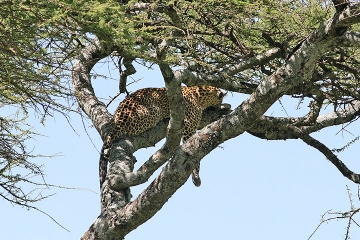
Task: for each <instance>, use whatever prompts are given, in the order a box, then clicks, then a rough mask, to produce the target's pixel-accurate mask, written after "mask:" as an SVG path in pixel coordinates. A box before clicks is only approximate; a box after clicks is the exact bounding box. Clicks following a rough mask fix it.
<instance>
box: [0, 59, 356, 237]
mask: <svg viewBox="0 0 360 240" xmlns="http://www.w3.org/2000/svg"><path fill="white" fill-rule="evenodd" d="M96 71H97V72H98V73H101V74H105V75H107V76H111V77H113V78H115V80H103V79H100V78H97V79H95V80H94V81H93V82H94V86H95V91H96V93H97V95H98V96H99V97H103V98H107V99H108V97H109V96H111V97H112V96H114V95H115V94H116V92H117V89H118V81H117V80H116V79H118V71H117V70H116V69H113V67H109V66H108V65H106V64H98V65H97V68H96ZM141 78H142V80H141V81H139V82H137V83H134V84H132V85H130V86H129V88H128V89H129V90H131V91H134V90H136V89H139V88H143V87H153V86H163V83H162V80H161V79H162V78H161V75H160V74H159V71H158V70H157V68H156V69H155V70H152V71H151V70H145V69H138V73H137V74H136V75H135V76H134V79H141ZM245 97H246V96H245V95H239V94H235V93H234V94H231V93H229V94H228V95H227V97H226V98H225V100H224V102H226V103H230V104H231V105H232V106H233V107H236V106H237V105H239V104H240V103H241V101H242V100H243V99H245ZM121 99H123V96H121V97H120V98H119V101H120V100H121ZM119 101H118V102H116V103H113V104H112V105H111V106H110V109H111V112H113V111H114V109H115V108H116V106H117V104H118V103H119ZM297 104H298V102H297V101H296V100H295V101H289V99H282V105H283V106H284V108H285V110H286V112H285V111H284V109H283V108H282V107H281V106H280V104H279V103H277V104H276V105H274V106H273V107H272V108H271V109H270V110H269V111H268V112H267V114H268V115H272V116H287V115H286V114H289V115H290V116H294V115H295V116H301V115H302V114H303V113H304V112H306V110H307V109H306V106H307V104H306V103H305V104H303V105H302V108H301V109H300V110H296V109H297ZM0 111H6V110H3V109H2V110H0ZM325 111H331V109H330V108H328V109H326V110H325ZM2 114H3V113H2ZM32 122H33V123H34V124H36V125H35V130H36V131H38V132H40V133H41V134H43V135H46V137H45V136H44V137H38V138H36V141H32V142H31V144H33V146H34V147H35V149H34V152H35V153H41V154H48V155H52V154H55V153H60V154H61V155H62V156H59V157H54V158H39V159H36V162H37V163H38V164H44V170H45V173H46V175H47V177H46V181H47V183H49V184H55V185H61V186H66V187H75V188H87V189H91V190H93V191H95V192H97V191H98V185H99V183H98V160H99V152H98V151H99V150H100V149H101V146H102V141H101V139H100V138H99V135H98V134H97V132H96V130H95V129H94V128H92V127H91V126H90V125H91V123H90V122H89V120H85V126H83V124H82V121H81V118H80V117H79V116H78V115H75V114H74V115H71V124H72V126H73V128H74V129H75V130H76V132H74V131H73V130H72V128H71V127H70V126H69V124H68V123H67V121H66V120H65V119H64V118H63V117H62V116H60V115H59V114H57V115H55V118H53V119H51V118H49V119H48V120H47V122H46V125H45V126H44V127H43V126H42V125H40V124H38V123H37V122H39V119H34V120H33V121H32ZM85 129H86V131H87V133H88V134H89V136H87V134H86V132H85ZM359 129H360V123H359V122H357V123H353V124H351V125H350V126H349V127H348V128H347V131H348V132H346V131H342V132H341V131H340V130H341V126H337V127H333V128H329V129H326V130H323V131H321V132H319V133H314V134H313V135H312V136H313V137H315V138H317V139H319V140H321V141H323V143H325V144H326V145H327V146H328V147H330V148H331V149H332V148H340V147H342V146H344V145H345V144H346V143H347V142H349V141H350V140H352V139H353V138H355V137H356V136H358V135H359ZM339 131H340V132H339ZM351 133H353V134H354V135H351ZM31 144H30V146H29V149H31V148H32V147H33V146H32V145H31ZM94 145H95V146H94ZM359 149H360V146H359V142H357V143H355V144H353V145H352V146H350V148H349V149H348V150H347V151H345V152H344V153H341V154H339V157H340V158H341V159H342V160H343V161H344V162H345V164H346V165H347V166H348V167H349V168H350V169H351V170H353V171H355V172H357V173H359V172H360V163H359V160H360V159H359V153H360V150H359ZM155 150H156V147H155V148H148V149H145V150H141V151H138V152H137V153H136V157H137V161H138V163H137V165H136V167H138V166H140V164H141V163H143V162H144V161H145V160H146V159H148V157H149V155H150V154H151V153H153V152H154V151H155ZM200 174H201V178H202V185H201V187H200V188H196V187H194V186H193V184H192V182H191V179H190V180H189V181H188V182H187V183H186V184H185V185H184V186H183V187H182V188H181V189H179V190H178V191H177V192H176V193H175V194H174V196H173V197H172V198H171V199H170V200H169V201H168V202H167V203H166V204H165V206H164V207H163V208H162V209H161V210H160V211H159V212H158V213H157V214H156V215H155V216H154V217H153V218H152V219H150V220H149V221H148V222H146V223H144V224H143V225H141V226H140V227H138V229H136V230H134V231H133V232H132V233H130V234H129V235H128V236H127V238H126V239H127V240H138V239H157V240H163V239H164V240H165V239H172V240H177V239H179V240H180V239H181V240H183V239H209V240H213V239H214V240H215V239H216V240H218V239H277V240H285V239H286V240H288V239H293V240H304V239H308V237H309V236H310V235H311V233H312V232H313V231H314V229H315V228H316V227H317V225H318V224H319V222H320V219H321V215H322V214H324V213H325V212H326V211H327V210H330V209H332V210H333V211H347V210H349V209H350V202H349V198H348V194H347V191H346V185H347V186H348V187H349V188H350V189H351V190H352V193H353V194H354V196H353V197H354V200H355V201H354V203H355V206H356V207H359V206H360V204H359V202H358V201H357V196H356V194H357V186H356V184H354V183H352V182H350V181H349V180H347V179H346V178H344V177H343V176H342V175H341V173H340V172H339V171H338V170H337V169H336V168H335V167H334V166H333V165H332V164H331V163H330V162H329V161H328V160H327V159H326V158H325V157H324V156H323V155H322V154H320V153H319V152H318V151H317V150H315V149H312V148H311V147H309V146H307V145H306V144H305V143H303V142H302V141H301V140H287V141H266V140H261V139H257V138H255V137H253V136H251V135H249V134H243V135H241V136H239V137H237V138H235V139H232V140H230V141H228V142H226V143H224V144H222V145H221V147H219V148H217V149H215V150H214V151H213V152H211V153H210V154H209V155H208V156H206V157H205V159H203V161H202V162H201V173H200ZM149 183H150V182H147V183H145V184H143V185H140V186H138V187H135V188H133V189H132V194H133V198H135V197H136V196H137V194H139V193H140V192H141V191H142V189H144V188H145V187H146V186H147V185H148V184H149ZM52 193H56V194H55V195H54V196H52V197H50V198H48V199H45V200H43V201H42V202H41V203H39V204H36V206H37V207H38V208H40V209H41V210H43V211H45V212H46V213H48V214H50V215H51V216H52V217H53V218H55V219H56V220H57V221H58V222H59V223H60V224H62V225H63V226H65V227H66V228H67V229H69V230H70V231H71V232H70V233H69V232H67V231H65V230H63V229H62V228H60V227H59V226H58V225H56V224H55V223H54V222H53V221H52V220H50V219H49V218H48V217H47V216H45V215H43V214H41V213H39V212H37V211H34V210H30V211H27V210H26V209H24V208H20V207H17V206H15V207H14V206H12V205H10V204H9V203H8V202H6V201H4V200H2V199H0V239H6V240H8V239H9V240H10V239H11V240H23V239H36V240H49V239H52V240H63V239H79V238H80V237H81V236H82V235H83V233H84V232H85V231H86V230H87V229H88V227H89V226H90V225H91V223H92V222H93V221H94V220H95V218H96V217H97V216H98V215H99V211H100V205H99V204H100V200H99V197H100V196H99V194H95V193H93V192H90V191H86V190H64V189H53V190H50V191H49V190H44V191H43V194H45V195H46V194H52ZM355 220H357V221H358V222H359V223H360V216H356V217H355ZM346 224H347V222H346V220H342V221H333V222H330V223H329V224H325V225H323V226H322V227H321V228H320V229H319V230H318V232H317V233H315V235H314V237H313V238H312V239H316V240H318V239H344V234H345V228H346ZM351 237H352V239H360V229H359V228H358V227H357V226H356V225H353V226H352V229H351Z"/></svg>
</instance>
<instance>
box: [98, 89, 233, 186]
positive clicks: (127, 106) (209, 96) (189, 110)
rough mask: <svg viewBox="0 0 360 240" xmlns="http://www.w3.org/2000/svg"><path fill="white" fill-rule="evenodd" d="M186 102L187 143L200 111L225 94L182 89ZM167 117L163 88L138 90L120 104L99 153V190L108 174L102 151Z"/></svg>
mask: <svg viewBox="0 0 360 240" xmlns="http://www.w3.org/2000/svg"><path fill="white" fill-rule="evenodd" d="M182 94H183V97H184V103H185V118H184V129H183V133H182V140H183V141H186V140H187V139H188V138H190V136H191V135H193V134H194V133H195V132H196V129H197V127H198V124H199V122H200V120H201V115H202V111H203V110H204V109H205V108H207V107H210V106H215V105H218V104H220V103H221V102H222V100H223V98H224V96H225V94H226V93H223V92H221V90H220V89H219V88H216V87H212V86H194V87H182ZM169 115H170V110H169V103H168V99H167V95H166V89H165V88H144V89H140V90H138V91H136V92H134V93H132V94H130V95H129V96H128V97H126V98H125V100H124V101H123V102H121V103H120V105H119V107H118V108H117V110H116V111H115V114H114V118H113V124H112V126H113V128H114V129H112V131H111V133H110V134H109V136H108V137H107V139H106V141H105V142H104V145H103V148H102V150H101V156H100V163H99V174H100V188H101V186H102V184H103V183H104V181H105V178H106V173H107V158H106V157H105V155H104V150H105V149H107V148H110V147H111V144H112V142H113V141H114V140H116V139H118V138H119V137H120V136H121V135H123V134H127V135H133V136H134V135H139V134H140V133H143V132H145V131H146V130H149V129H150V128H152V127H154V126H155V125H156V124H157V123H158V122H159V121H161V120H162V119H164V118H168V117H169ZM199 168H200V166H198V167H197V168H196V169H195V170H194V171H193V173H192V180H193V182H194V184H195V185H196V186H200V184H201V180H200V177H199Z"/></svg>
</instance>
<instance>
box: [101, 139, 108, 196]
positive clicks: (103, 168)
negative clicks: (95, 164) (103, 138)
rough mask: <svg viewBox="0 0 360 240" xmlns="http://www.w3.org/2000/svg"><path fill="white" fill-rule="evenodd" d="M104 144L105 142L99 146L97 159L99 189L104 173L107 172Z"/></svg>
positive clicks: (104, 176) (104, 177)
mask: <svg viewBox="0 0 360 240" xmlns="http://www.w3.org/2000/svg"><path fill="white" fill-rule="evenodd" d="M106 145H107V144H106V143H104V145H103V146H102V148H101V152H100V160H99V179H100V190H101V187H102V185H103V183H104V182H105V179H106V174H107V165H108V157H107V156H105V149H106V148H107V147H106Z"/></svg>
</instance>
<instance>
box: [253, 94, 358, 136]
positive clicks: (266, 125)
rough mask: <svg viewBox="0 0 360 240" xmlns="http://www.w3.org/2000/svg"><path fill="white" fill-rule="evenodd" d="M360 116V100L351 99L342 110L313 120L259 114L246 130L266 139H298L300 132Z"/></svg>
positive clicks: (313, 130)
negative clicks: (298, 130)
mask: <svg viewBox="0 0 360 240" xmlns="http://www.w3.org/2000/svg"><path fill="white" fill-rule="evenodd" d="M359 116H360V101H353V102H352V103H351V104H349V105H348V106H347V107H346V108H345V109H344V110H341V111H337V112H331V113H327V114H324V115H321V116H318V117H317V118H316V121H315V122H312V121H307V120H308V118H309V117H306V118H304V117H300V118H295V117H293V118H291V117H270V116H261V117H260V118H259V119H258V120H257V121H256V123H255V124H254V125H253V126H252V127H251V128H250V129H248V130H247V132H249V133H250V134H252V135H254V136H256V137H259V138H262V139H267V140H284V139H298V138H299V137H300V135H299V132H297V131H294V129H295V128H296V129H300V131H301V134H310V133H313V132H317V131H319V130H321V129H324V128H327V127H331V126H336V125H340V124H344V123H348V122H351V121H352V120H354V119H355V118H357V117H359Z"/></svg>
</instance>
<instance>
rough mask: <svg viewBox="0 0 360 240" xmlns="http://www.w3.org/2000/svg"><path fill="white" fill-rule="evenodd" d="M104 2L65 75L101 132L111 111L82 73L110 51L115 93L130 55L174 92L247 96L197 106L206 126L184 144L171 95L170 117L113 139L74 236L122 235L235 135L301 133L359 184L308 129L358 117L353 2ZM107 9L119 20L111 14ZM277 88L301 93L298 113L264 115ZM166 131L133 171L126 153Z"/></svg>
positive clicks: (278, 94)
mask: <svg viewBox="0 0 360 240" xmlns="http://www.w3.org/2000/svg"><path fill="white" fill-rule="evenodd" d="M103 9H106V11H105V10H104V11H105V12H106V13H107V14H106V15H105V18H106V19H100V21H99V23H100V24H99V25H101V26H102V28H101V29H100V31H101V34H97V33H96V32H92V33H93V34H94V35H96V37H95V38H94V40H93V41H92V43H90V44H89V45H87V46H86V47H84V48H83V50H82V51H81V54H80V55H79V56H78V58H77V61H76V62H75V63H74V68H73V76H72V78H73V85H74V90H75V95H76V97H77V100H78V102H79V105H80V106H81V108H82V110H83V111H84V112H85V113H86V114H87V115H88V116H89V118H90V119H91V120H92V122H93V124H94V126H95V128H96V129H97V131H98V132H99V134H100V136H101V138H102V139H105V137H106V136H107V135H108V134H109V127H108V124H109V121H110V119H111V115H110V113H109V112H108V111H107V109H106V106H105V104H104V103H102V102H101V101H99V100H98V99H97V98H96V96H95V94H94V91H93V88H92V87H91V76H90V71H91V69H92V67H93V66H94V65H95V63H96V62H98V61H99V60H100V59H103V58H105V57H109V56H113V57H118V58H119V65H123V66H125V67H126V70H125V71H121V73H120V83H119V90H120V92H124V91H125V87H124V86H126V79H127V77H128V76H129V75H131V74H132V73H134V72H135V69H134V67H133V65H132V62H133V61H140V62H142V63H143V64H157V65H158V66H159V67H160V69H161V72H162V75H163V78H164V81H165V85H166V88H167V89H168V91H171V92H176V88H179V85H180V83H184V84H186V85H190V86H191V85H202V84H208V85H213V86H217V87H221V88H223V89H226V90H229V91H235V92H241V93H245V94H249V97H248V98H247V99H246V100H245V101H244V102H243V103H242V104H241V105H239V106H237V107H235V108H234V109H233V110H229V109H228V108H225V109H222V110H221V111H216V110H215V111H214V110H213V111H207V112H206V114H205V116H204V117H203V120H204V125H206V124H209V123H211V124H209V125H207V126H206V127H204V128H203V129H201V130H200V131H199V132H197V133H196V134H195V135H194V136H193V137H191V138H190V139H189V140H188V141H186V142H185V143H183V144H182V145H179V141H180V136H178V135H174V134H173V133H174V132H175V133H176V132H178V131H177V130H179V129H178V128H179V127H178V126H181V124H179V123H180V122H181V121H182V119H178V118H177V115H176V109H177V106H176V105H177V104H176V103H173V104H170V109H172V110H175V111H174V114H172V115H171V117H170V123H171V124H168V122H167V121H163V122H161V123H159V125H158V126H156V127H155V128H154V129H151V130H149V131H147V132H145V133H143V134H141V136H139V137H134V138H127V137H124V138H123V139H121V140H119V141H118V142H116V143H115V144H113V147H112V148H111V150H110V157H109V158H110V160H109V161H110V166H109V170H108V175H107V180H108V181H106V182H105V184H104V186H103V188H102V190H101V204H102V206H101V209H102V210H101V213H100V215H99V217H98V218H97V219H96V220H95V222H94V223H93V224H92V225H91V226H90V228H89V230H88V231H87V232H86V233H85V235H84V236H83V237H82V239H94V238H99V239H122V238H124V237H125V236H126V235H127V234H128V233H129V232H131V231H132V230H134V229H135V228H136V227H138V226H139V225H140V224H142V223H144V222H145V221H147V220H148V219H149V218H151V217H152V216H153V215H154V214H155V213H156V212H157V211H159V210H160V209H161V207H162V206H163V205H164V204H165V202H166V201H167V200H168V199H169V198H170V197H171V196H172V195H173V194H174V193H175V192H176V191H177V189H179V188H180V187H181V186H182V185H183V184H184V183H185V181H186V180H187V179H188V177H189V175H190V173H191V171H192V169H193V168H194V167H195V164H196V163H197V162H199V161H200V160H201V159H202V158H203V157H204V156H205V155H207V154H208V153H210V151H211V150H213V149H214V148H216V147H217V146H219V144H221V143H223V142H224V141H226V140H228V139H231V138H234V137H237V136H239V135H241V134H243V133H244V132H249V133H251V134H252V135H254V136H256V137H259V138H263V139H268V140H279V139H301V140H303V141H304V142H305V143H306V144H308V145H309V146H311V147H313V148H315V149H317V150H318V151H320V152H321V153H322V154H324V156H326V158H327V159H329V160H330V162H331V163H332V164H333V165H334V166H335V167H336V168H337V169H338V170H339V171H340V173H341V174H343V175H344V176H345V177H347V178H348V179H349V180H350V181H353V182H355V183H359V181H360V179H359V175H358V174H356V173H354V172H352V171H351V170H350V169H349V168H347V167H346V165H345V164H344V163H343V162H342V161H341V160H340V159H338V157H337V156H336V155H335V154H334V152H333V151H331V150H330V149H329V148H328V147H326V146H325V145H324V144H322V143H321V142H320V141H318V140H316V139H315V138H313V137H312V136H310V134H311V133H313V132H315V131H320V130H322V129H324V128H326V127H329V126H334V125H338V124H344V123H350V122H353V121H355V120H357V119H358V116H359V108H360V102H359V79H358V70H357V67H356V65H357V63H358V59H357V58H358V46H359V41H358V35H359V33H358V32H356V29H357V25H356V24H357V23H358V22H359V21H360V18H359V14H357V13H358V11H359V5H358V4H355V3H351V2H346V1H332V2H331V3H330V2H328V1H321V2H315V1H308V2H292V1H257V2H254V3H248V2H245V1H225V2H224V1H206V2H200V1H191V2H189V1H174V2H169V3H164V2H161V1H159V2H157V1H152V2H149V3H146V2H144V3H135V2H129V3H124V2H122V3H119V4H117V3H115V2H114V3H113V4H110V2H107V3H106V4H105V6H104V8H103ZM113 9H116V11H117V14H118V16H120V17H115V16H114V15H112V14H111V12H112V10H113ZM125 23H126V24H125ZM350 28H352V30H353V31H351V30H350ZM109 29H112V31H111V30H109ZM119 68H120V66H119ZM120 70H121V68H120ZM178 92H179V91H178ZM282 96H291V97H293V98H298V99H301V100H305V99H311V102H310V105H309V110H308V114H306V116H303V117H290V116H289V117H285V118H284V117H282V118H280V117H273V116H266V115H264V113H265V112H266V111H267V110H268V109H269V107H270V106H271V105H272V104H273V103H274V102H276V101H277V100H279V98H281V97H282ZM329 105H330V106H332V107H333V111H332V112H330V113H327V114H322V115H321V114H320V111H321V109H323V108H324V107H325V106H329ZM224 114H225V115H224ZM214 119H218V120H216V121H214ZM167 125H168V129H167V130H166V126H167ZM165 136H166V139H167V140H166V142H165V144H164V146H163V147H162V148H160V149H159V150H158V151H157V152H156V153H155V154H154V155H152V156H151V157H150V158H149V160H148V161H146V162H145V163H144V164H143V165H142V166H141V167H140V168H139V169H138V170H137V171H133V169H134V162H133V159H134V158H133V156H132V154H133V152H134V151H136V150H137V149H139V148H142V147H147V146H151V145H153V144H154V143H156V142H157V141H159V140H160V139H162V138H163V137H165ZM357 139H358V138H355V139H354V142H355V141H356V140H357ZM165 149H166V150H168V151H165ZM341 150H343V149H341ZM169 160H170V161H169ZM166 162H167V163H166ZM165 163H166V165H165V167H164V168H163V170H162V171H161V173H160V174H159V175H158V176H157V177H156V179H155V180H154V181H153V182H152V183H150V184H149V186H148V187H147V188H146V189H144V191H143V192H142V193H141V194H140V195H139V196H138V197H137V198H135V199H133V200H132V201H131V193H130V187H132V186H135V185H138V184H140V183H144V182H146V181H147V180H148V178H149V176H150V175H151V174H153V173H154V171H155V170H156V169H158V168H159V167H160V166H161V165H163V164H165ZM347 237H348V236H346V238H347Z"/></svg>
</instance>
